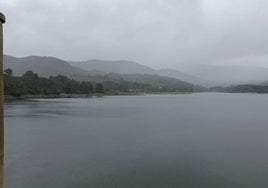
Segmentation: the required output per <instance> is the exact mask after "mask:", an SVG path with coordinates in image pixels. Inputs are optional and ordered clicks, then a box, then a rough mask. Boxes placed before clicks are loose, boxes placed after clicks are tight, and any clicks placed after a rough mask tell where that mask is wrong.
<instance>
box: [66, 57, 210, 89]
mask: <svg viewBox="0 0 268 188" xmlns="http://www.w3.org/2000/svg"><path fill="white" fill-rule="evenodd" d="M70 64H71V65H73V66H77V67H79V68H81V69H84V70H87V71H91V72H92V73H94V72H99V73H110V72H113V73H119V74H150V75H159V76H168V77H172V78H176V79H179V80H182V81H184V82H190V83H193V84H201V85H206V83H207V82H206V81H204V80H202V79H200V78H198V77H195V76H192V75H189V74H186V73H183V72H181V71H178V70H174V69H160V70H155V69H152V68H151V67H148V66H145V65H141V64H139V63H136V62H133V61H126V60H120V61H104V60H97V59H92V60H87V61H80V62H70Z"/></svg>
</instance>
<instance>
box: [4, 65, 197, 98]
mask: <svg viewBox="0 0 268 188" xmlns="http://www.w3.org/2000/svg"><path fill="white" fill-rule="evenodd" d="M92 80H93V79H92ZM192 86H193V85H191V84H188V85H187V84H176V83H174V81H173V82H171V83H166V84H165V85H163V84H162V85H159V84H150V83H139V82H135V81H134V82H133V81H127V80H124V79H121V78H120V79H105V80H102V81H100V82H96V81H95V80H93V81H89V80H87V81H78V80H74V79H70V78H68V77H66V76H62V75H58V76H50V77H49V78H44V77H39V76H38V74H37V73H34V72H33V71H31V70H29V71H26V72H25V73H24V74H23V75H22V76H13V71H12V70H11V69H6V70H5V71H4V95H5V96H12V97H21V96H55V97H56V96H71V95H73V96H75V95H98V94H107V95H112V94H115V95H116V94H118V95H121V94H138V93H163V92H184V93H185V92H187V93H189V92H193V91H194V87H192Z"/></svg>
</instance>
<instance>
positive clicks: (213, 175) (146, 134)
mask: <svg viewBox="0 0 268 188" xmlns="http://www.w3.org/2000/svg"><path fill="white" fill-rule="evenodd" d="M267 104H268V96H267V95H253V94H213V93H210V94H208V93H203V94H189V95H148V96H117V97H103V98H88V99H86V98H84V99H44V100H27V101H13V102H9V103H6V105H5V143H6V146H5V152H6V156H5V165H6V167H5V170H6V176H5V187H6V188H14V187H19V188H26V187H27V188H36V187H38V188H58V187H64V188H73V187H78V188H80V187H81V188H83V187H86V188H88V187H90V188H91V187H92V188H132V187H133V188H134V187H135V188H136V187H137V188H143V187H144V188H155V187H156V188H157V187H159V188H165V187H167V188H169V187H171V188H173V187H174V188H178V187H183V188H198V187H200V188H201V187H202V188H203V187H206V188H210V187H211V188H215V187H217V188H230V187H235V188H237V187H241V188H242V187H243V188H245V187H250V188H252V187H261V188H262V187H267V186H268V182H267V178H268V163H267V159H268V150H267V148H266V143H267V141H268V136H267V135H268V126H267V125H268V124H267V122H268V116H267V111H268V105H267Z"/></svg>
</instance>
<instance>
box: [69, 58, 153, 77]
mask: <svg viewBox="0 0 268 188" xmlns="http://www.w3.org/2000/svg"><path fill="white" fill-rule="evenodd" d="M69 63H70V64H71V65H73V66H76V67H79V68H82V69H84V70H87V71H95V70H96V71H102V72H105V73H110V72H114V73H119V74H135V73H139V74H154V73H155V71H154V69H152V68H150V67H147V66H145V65H141V64H138V63H136V62H132V61H125V60H120V61H104V60H98V59H92V60H87V61H80V62H69Z"/></svg>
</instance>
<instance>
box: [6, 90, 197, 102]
mask: <svg viewBox="0 0 268 188" xmlns="http://www.w3.org/2000/svg"><path fill="white" fill-rule="evenodd" d="M192 93H193V92H107V93H92V94H65V93H62V94H58V95H57V94H49V95H45V94H39V95H21V96H12V95H4V100H5V101H9V100H25V99H53V98H55V99H56V98H90V97H103V96H136V95H161V94H172V95H178V94H192Z"/></svg>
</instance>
